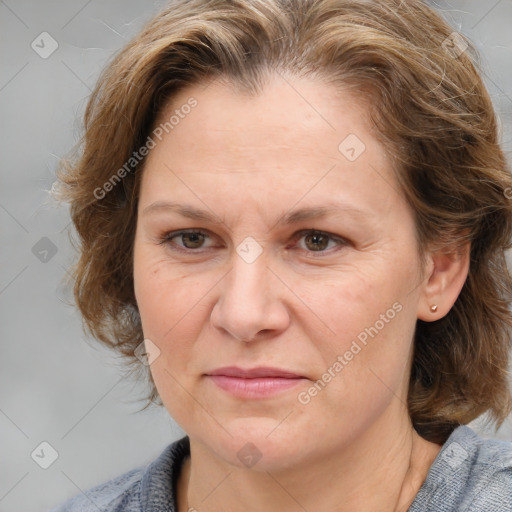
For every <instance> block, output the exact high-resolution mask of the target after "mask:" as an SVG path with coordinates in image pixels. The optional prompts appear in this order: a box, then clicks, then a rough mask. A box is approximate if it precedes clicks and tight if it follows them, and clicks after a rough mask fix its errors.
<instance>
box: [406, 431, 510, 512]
mask: <svg viewBox="0 0 512 512" xmlns="http://www.w3.org/2000/svg"><path fill="white" fill-rule="evenodd" d="M447 506H448V508H446V507H447ZM436 507H437V510H450V511H458V510H460V511H465V512H484V511H485V512H510V511H512V443H510V442H505V441H497V440H494V439H484V438H482V437H480V436H479V435H477V434H476V433H475V432H474V431H473V430H471V429H470V428H469V427H466V426H461V427H458V428H457V429H456V430H455V431H454V432H453V433H452V435H451V436H450V437H449V438H448V440H447V441H446V443H445V444H444V446H443V448H442V450H441V451H440V452H439V455H438V456H437V458H436V460H435V461H434V463H433V464H432V466H431V468H430V471H429V473H428V476H427V479H426V481H425V482H424V484H423V486H422V487H421V489H420V491H419V492H418V495H417V497H416V500H415V501H414V502H413V506H412V507H411V508H410V511H411V512H416V511H418V512H419V511H423V510H434V509H436Z"/></svg>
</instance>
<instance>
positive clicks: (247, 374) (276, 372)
mask: <svg viewBox="0 0 512 512" xmlns="http://www.w3.org/2000/svg"><path fill="white" fill-rule="evenodd" d="M207 375H222V376H224V377H237V378H239V379H257V378H265V377H274V378H278V379H301V378H304V377H303V376H302V375H297V374H296V373H293V372H290V371H287V370H281V369H280V368H271V367H269V366H260V367H258V368H248V369H243V368H238V367H236V366H226V367H225V368H218V369H217V370H213V371H211V372H209V373H208V374H207Z"/></svg>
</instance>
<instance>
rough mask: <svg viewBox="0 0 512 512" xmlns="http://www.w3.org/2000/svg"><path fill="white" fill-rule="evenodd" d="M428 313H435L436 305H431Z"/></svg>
mask: <svg viewBox="0 0 512 512" xmlns="http://www.w3.org/2000/svg"><path fill="white" fill-rule="evenodd" d="M430 311H432V313H435V312H436V311H437V304H432V306H430Z"/></svg>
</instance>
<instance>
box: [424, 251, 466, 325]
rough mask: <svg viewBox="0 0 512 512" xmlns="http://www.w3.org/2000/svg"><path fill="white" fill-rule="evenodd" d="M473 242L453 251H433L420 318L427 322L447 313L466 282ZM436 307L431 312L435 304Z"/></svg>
mask: <svg viewBox="0 0 512 512" xmlns="http://www.w3.org/2000/svg"><path fill="white" fill-rule="evenodd" d="M470 248H471V246H470V242H467V243H466V244H464V245H463V246H462V247H459V248H457V249H453V250H452V251H449V250H448V251H447V250H446V249H444V250H443V251H439V252H434V253H431V254H430V255H429V257H428V260H427V261H428V263H427V265H426V268H427V275H426V277H425V281H424V285H423V290H422V294H421V297H420V300H419V302H418V314H417V316H418V318H419V319H420V320H424V321H425V322H433V321H434V320H439V319H440V318H443V317H444V316H446V315H447V314H448V312H449V311H450V309H451V308H452V306H453V305H454V304H455V301H456V300H457V297H458V296H459V294H460V291H461V290H462V287H463V286H464V283H465V282H466V278H467V276H468V272H469V260H470ZM434 305H435V306H437V309H436V310H435V311H432V309H431V308H432V306H434Z"/></svg>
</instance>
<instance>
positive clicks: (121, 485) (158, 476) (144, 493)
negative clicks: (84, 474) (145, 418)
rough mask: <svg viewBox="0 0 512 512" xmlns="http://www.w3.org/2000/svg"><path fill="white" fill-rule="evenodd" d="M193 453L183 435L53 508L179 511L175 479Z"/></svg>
mask: <svg viewBox="0 0 512 512" xmlns="http://www.w3.org/2000/svg"><path fill="white" fill-rule="evenodd" d="M189 453H190V445H189V440H188V438H187V437H184V438H182V439H179V440H178V441H175V442H174V443H172V444H170V445H168V446H167V447H166V448H165V449H164V451H163V452H162V453H161V454H160V455H159V456H158V458H157V459H155V460H154V461H152V462H151V463H149V464H147V465H145V466H140V467H138V468H135V469H132V470H131V471H128V472H127V473H124V474H122V475H120V476H118V477H116V478H113V479H112V480H109V481H108V482H104V483H102V484H100V485H97V486H95V487H92V488H91V489H88V490H87V491H85V492H83V493H80V494H78V495H76V496H74V497H73V498H71V499H70V500H68V501H66V502H64V503H63V504H62V505H60V506H58V507H56V508H54V509H52V510H51V511H50V512H97V511H98V510H101V511H102V512H142V511H143V510H159V511H162V512H164V511H165V512H175V508H176V505H175V494H174V489H175V483H176V480H177V478H178V476H179V472H180V468H181V463H182V461H183V459H184V458H185V457H186V456H187V455H188V454H189Z"/></svg>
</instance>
